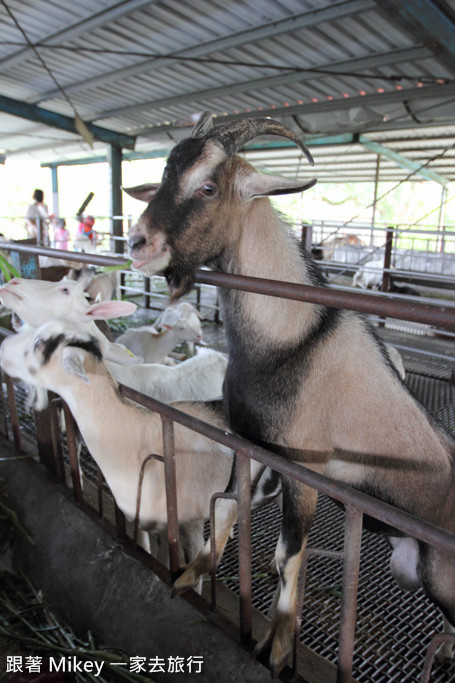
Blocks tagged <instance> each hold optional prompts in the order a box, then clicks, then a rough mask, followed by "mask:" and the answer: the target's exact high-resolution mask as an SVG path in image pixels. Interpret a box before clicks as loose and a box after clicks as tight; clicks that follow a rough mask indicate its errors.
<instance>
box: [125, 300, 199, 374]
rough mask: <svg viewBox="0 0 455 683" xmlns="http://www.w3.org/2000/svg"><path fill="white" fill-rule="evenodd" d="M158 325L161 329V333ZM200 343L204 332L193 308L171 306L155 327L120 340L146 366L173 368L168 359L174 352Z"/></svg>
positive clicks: (190, 306) (127, 335)
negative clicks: (169, 366) (184, 344)
mask: <svg viewBox="0 0 455 683" xmlns="http://www.w3.org/2000/svg"><path fill="white" fill-rule="evenodd" d="M158 325H159V326H160V327H161V328H162V330H161V331H158ZM186 341H188V342H190V343H200V342H201V341H202V328H201V321H200V318H199V314H198V312H197V311H196V309H195V308H194V307H193V306H192V305H191V304H187V303H185V304H180V305H179V306H169V307H168V308H166V309H165V310H164V311H163V313H162V314H161V316H160V318H159V319H158V320H157V322H156V323H155V325H147V326H143V327H136V328H134V329H129V330H127V331H126V332H124V333H123V334H122V335H120V337H118V338H117V342H118V343H119V344H123V345H124V346H126V348H127V349H129V350H130V351H132V353H134V354H135V355H137V356H142V358H143V359H144V363H167V364H171V361H170V359H169V358H168V357H167V356H168V354H169V353H170V352H171V351H172V349H173V348H174V347H175V346H177V345H178V344H182V343H183V342H186Z"/></svg>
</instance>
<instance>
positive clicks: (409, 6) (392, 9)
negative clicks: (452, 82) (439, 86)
mask: <svg viewBox="0 0 455 683" xmlns="http://www.w3.org/2000/svg"><path fill="white" fill-rule="evenodd" d="M375 2H376V4H377V5H378V6H379V7H381V8H382V9H383V10H384V12H385V13H386V14H387V18H388V19H390V20H392V21H395V22H397V23H398V24H399V25H400V26H401V27H402V28H404V29H405V30H406V31H408V32H409V33H410V35H411V36H412V38H413V39H414V40H417V41H418V42H419V43H423V44H424V45H426V46H427V47H428V48H429V49H430V50H431V51H432V53H433V54H434V55H435V57H437V58H438V59H439V60H440V61H442V62H443V63H444V64H445V66H446V67H448V68H449V69H450V71H452V72H455V24H454V23H453V21H451V19H450V17H448V16H447V15H446V14H445V13H444V12H443V11H442V10H441V9H439V7H437V6H436V4H435V3H434V2H432V1H431V0H375Z"/></svg>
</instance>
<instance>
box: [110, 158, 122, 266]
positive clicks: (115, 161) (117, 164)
mask: <svg viewBox="0 0 455 683" xmlns="http://www.w3.org/2000/svg"><path fill="white" fill-rule="evenodd" d="M107 158H108V162H109V195H110V197H109V215H110V216H111V235H113V236H114V237H123V220H122V218H118V216H122V214H123V200H122V190H121V186H122V148H121V147H116V146H115V145H110V146H109V147H108V153H107ZM114 251H115V253H116V254H123V242H122V241H121V240H114Z"/></svg>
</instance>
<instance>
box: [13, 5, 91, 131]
mask: <svg viewBox="0 0 455 683" xmlns="http://www.w3.org/2000/svg"><path fill="white" fill-rule="evenodd" d="M0 2H1V3H2V5H3V7H4V8H5V10H6V11H7V13H8V15H9V16H10V17H11V19H12V20H13V22H14V24H15V25H16V27H17V29H18V30H19V31H20V32H21V33H22V35H23V36H24V38H25V40H26V42H27V45H28V47H30V48H31V49H32V50H33V52H34V54H35V56H36V57H37V59H38V60H39V61H40V63H41V65H42V67H43V68H44V69H45V70H46V71H47V73H48V74H49V76H50V78H51V79H52V81H53V82H54V83H55V85H56V87H57V88H58V90H59V92H60V93H61V94H62V95H63V97H64V98H65V100H66V101H67V102H68V104H69V105H70V107H71V109H72V110H73V112H74V115H75V117H78V118H79V119H81V117H80V116H79V114H78V112H77V110H76V107H75V106H74V104H73V102H72V101H71V99H70V97H69V96H68V95H67V93H66V92H65V90H64V89H63V87H62V86H61V85H60V83H59V82H58V80H57V78H56V77H55V75H54V73H53V72H52V71H51V69H50V68H49V67H48V66H47V64H46V62H45V61H44V59H43V58H42V56H41V55H40V53H39V51H38V50H37V47H36V46H35V44H34V43H32V41H31V40H30V38H29V37H28V35H27V33H26V32H25V30H24V29H23V28H22V26H21V25H20V23H19V21H18V20H17V19H16V17H15V16H14V14H13V12H12V11H11V9H10V8H9V7H8V5H7V4H6V1H5V0H0ZM22 47H24V46H22ZM81 120H82V119H81Z"/></svg>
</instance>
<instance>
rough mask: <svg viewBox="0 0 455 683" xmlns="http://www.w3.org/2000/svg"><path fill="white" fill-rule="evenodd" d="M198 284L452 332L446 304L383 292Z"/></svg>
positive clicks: (88, 259)
mask: <svg viewBox="0 0 455 683" xmlns="http://www.w3.org/2000/svg"><path fill="white" fill-rule="evenodd" d="M0 249H4V250H5V251H22V252H26V253H32V254H39V255H44V256H51V257H55V258H61V259H64V260H67V261H79V262H80V263H93V264H95V265H104V266H112V265H125V264H126V263H128V260H127V259H125V258H123V257H121V258H115V257H113V256H97V255H95V254H86V253H83V252H74V251H65V250H63V249H49V248H47V247H38V246H34V245H28V244H15V243H13V244H11V243H9V242H0ZM196 282H197V283H198V284H206V285H214V286H217V287H226V288H228V289H242V290H244V291H247V292H253V293H256V294H264V295H267V296H276V297H282V298H285V299H292V300H294V301H304V302H307V303H312V304H320V305H325V306H333V307H335V308H337V307H338V308H347V309H349V310H352V311H359V312H361V313H372V314H374V315H380V316H381V315H382V316H387V317H390V318H398V319H400V320H409V321H411V322H419V323H428V324H430V325H434V326H435V327H443V328H445V329H448V330H451V331H455V309H452V310H450V309H449V308H448V307H447V306H445V305H444V306H436V305H431V304H422V303H420V302H417V301H416V302H413V301H404V300H403V301H401V300H400V301H398V300H396V299H392V298H391V297H390V298H389V297H387V296H386V295H382V296H381V295H373V294H358V293H357V292H345V291H341V290H338V289H335V288H332V287H314V286H312V285H298V284H294V283H292V282H279V281H278V280H266V279H263V278H256V277H249V276H246V275H232V274H230V273H215V272H211V271H208V270H201V269H198V270H197V271H196Z"/></svg>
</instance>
